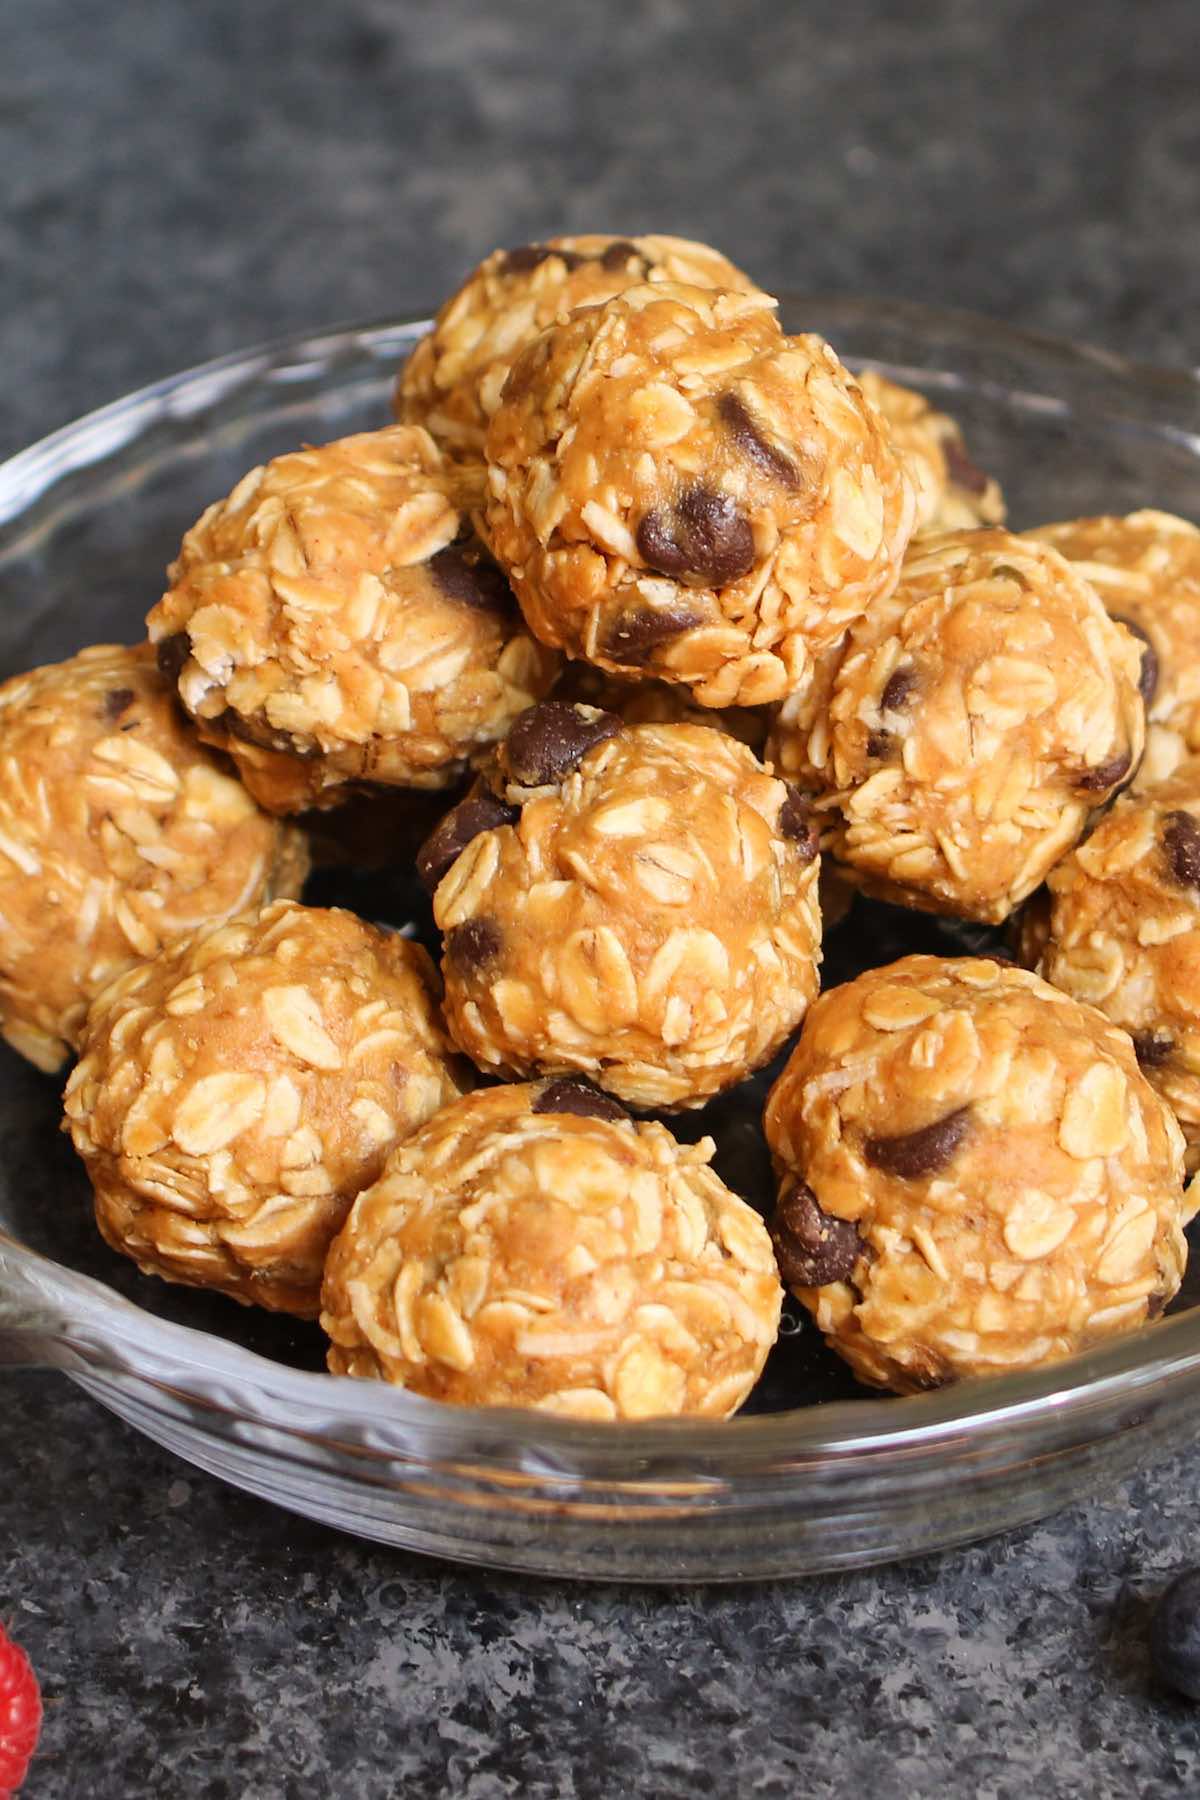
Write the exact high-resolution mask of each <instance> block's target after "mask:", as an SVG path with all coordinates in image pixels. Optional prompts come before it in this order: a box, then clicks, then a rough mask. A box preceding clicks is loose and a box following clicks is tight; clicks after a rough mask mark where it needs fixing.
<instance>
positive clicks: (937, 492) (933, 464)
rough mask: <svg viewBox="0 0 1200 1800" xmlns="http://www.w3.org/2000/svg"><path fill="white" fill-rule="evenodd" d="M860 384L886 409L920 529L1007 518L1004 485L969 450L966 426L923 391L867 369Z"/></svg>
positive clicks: (956, 528)
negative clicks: (940, 409) (939, 409)
mask: <svg viewBox="0 0 1200 1800" xmlns="http://www.w3.org/2000/svg"><path fill="white" fill-rule="evenodd" d="M858 380H859V385H860V387H861V388H862V391H863V393H864V394H865V395H866V396H867V398H868V400H870V402H871V404H872V406H874V407H875V409H876V410H877V411H878V412H879V413H881V414H882V416H883V418H884V420H885V421H886V423H887V426H888V430H889V431H890V432H891V437H892V443H893V444H894V446H895V447H896V449H897V450H898V451H899V452H900V455H901V457H902V458H903V460H904V466H905V468H906V469H907V470H908V474H909V478H910V480H911V481H912V484H913V487H914V488H915V489H916V494H917V530H918V531H969V530H971V529H972V527H973V526H976V525H1002V524H1003V523H1004V496H1003V494H1002V493H1001V492H1000V485H999V483H998V482H997V481H995V480H993V478H992V477H991V476H990V475H985V474H984V472H983V470H982V469H978V468H976V466H975V464H974V463H973V462H972V461H971V459H970V457H969V456H968V455H967V450H966V445H965V444H964V442H963V435H962V431H961V429H960V428H959V426H958V424H957V422H956V421H955V420H954V419H952V418H951V417H950V416H949V414H948V413H942V412H936V411H935V410H934V408H933V407H932V406H931V405H930V404H929V401H928V400H927V399H926V398H925V396H924V394H918V393H916V392H914V390H913V389H912V388H907V387H902V386H901V385H900V383H899V382H898V381H889V380H888V378H887V376H886V375H880V374H879V373H878V372H877V371H876V370H874V369H865V370H864V371H863V373H862V374H861V375H860V376H859V378H858Z"/></svg>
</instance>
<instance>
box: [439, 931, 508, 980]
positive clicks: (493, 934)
mask: <svg viewBox="0 0 1200 1800" xmlns="http://www.w3.org/2000/svg"><path fill="white" fill-rule="evenodd" d="M503 941H504V940H503V938H502V937H501V934H500V927H499V925H497V923H496V921H495V919H489V918H486V917H484V918H479V919H467V920H466V922H465V923H464V924H462V925H454V926H452V927H451V929H450V930H449V931H448V932H447V933H446V955H447V956H448V957H449V958H450V960H451V962H453V963H455V964H456V965H457V966H458V968H459V969H460V970H462V972H463V973H464V974H470V973H472V971H474V970H476V969H484V968H486V967H487V965H488V963H490V962H494V961H495V959H496V957H498V956H499V954H500V946H501V944H502V943H503Z"/></svg>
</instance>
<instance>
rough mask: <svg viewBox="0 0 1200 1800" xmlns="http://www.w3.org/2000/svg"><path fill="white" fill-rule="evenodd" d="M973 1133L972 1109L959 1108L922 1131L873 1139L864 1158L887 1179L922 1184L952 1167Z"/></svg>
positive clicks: (867, 1140)
mask: <svg viewBox="0 0 1200 1800" xmlns="http://www.w3.org/2000/svg"><path fill="white" fill-rule="evenodd" d="M970 1129H971V1108H970V1107H969V1106H960V1107H958V1108H957V1110H956V1111H954V1112H952V1113H947V1114H946V1116H945V1118H944V1119H935V1120H934V1122H933V1124H932V1125H922V1126H921V1128H920V1130H919V1131H906V1132H903V1133H902V1134H901V1135H900V1136H899V1137H871V1138H867V1139H866V1140H865V1141H864V1143H863V1155H864V1156H865V1157H866V1160H867V1161H868V1162H869V1163H870V1165H871V1167H872V1168H873V1169H881V1170H882V1171H883V1173H884V1174H885V1175H898V1176H899V1177H900V1179H901V1180H902V1181H919V1180H921V1179H922V1177H924V1176H926V1175H936V1174H937V1173H938V1171H939V1170H941V1169H944V1168H945V1167H946V1165H947V1164H948V1163H950V1162H951V1161H952V1160H953V1158H954V1156H955V1154H956V1152H957V1151H958V1149H959V1148H960V1146H961V1144H962V1142H963V1139H964V1138H965V1137H966V1135H967V1133H968V1131H969V1130H970Z"/></svg>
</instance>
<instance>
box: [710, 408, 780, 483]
mask: <svg viewBox="0 0 1200 1800" xmlns="http://www.w3.org/2000/svg"><path fill="white" fill-rule="evenodd" d="M717 413H718V415H719V417H720V420H721V423H722V424H723V425H724V427H725V429H726V431H727V432H728V433H729V436H730V438H731V439H732V440H733V442H734V443H735V444H736V445H737V448H738V449H739V450H740V451H741V453H742V455H743V456H745V457H747V458H748V459H749V461H750V462H752V463H754V464H755V466H756V467H757V468H759V469H761V470H762V472H763V474H764V475H766V476H768V477H769V478H770V480H772V481H778V482H779V483H780V484H781V486H783V487H789V488H795V487H799V486H800V471H799V469H798V468H797V467H796V465H795V463H794V462H793V461H792V459H791V457H790V456H788V455H787V453H786V452H785V451H783V450H781V449H780V448H779V446H778V445H777V444H773V443H772V442H771V440H770V438H767V437H764V436H763V433H762V432H761V430H760V429H759V427H758V426H757V425H756V424H755V421H754V419H753V417H752V415H751V413H750V411H749V408H748V407H747V406H746V404H745V402H744V401H743V400H742V398H741V396H740V395H738V394H735V393H733V392H732V391H730V392H728V393H724V394H722V395H721V397H720V399H719V400H718V401H717Z"/></svg>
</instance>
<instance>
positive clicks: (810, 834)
mask: <svg viewBox="0 0 1200 1800" xmlns="http://www.w3.org/2000/svg"><path fill="white" fill-rule="evenodd" d="M784 785H785V787H786V788H787V795H786V797H785V799H784V802H783V805H782V806H781V807H780V809H779V835H780V837H785V838H791V839H792V840H793V842H794V843H795V844H796V846H797V848H798V849H799V851H800V854H801V856H802V858H803V860H804V861H805V862H811V861H812V859H813V857H814V856H815V855H816V854H817V851H818V849H819V848H820V843H821V837H820V833H819V832H818V830H817V826H816V822H815V820H814V819H813V815H812V808H811V806H810V805H809V803H808V800H807V799H806V798H805V796H804V795H803V794H802V793H801V792H800V789H799V788H798V787H793V785H792V783H791V782H790V781H788V782H785V783H784Z"/></svg>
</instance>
